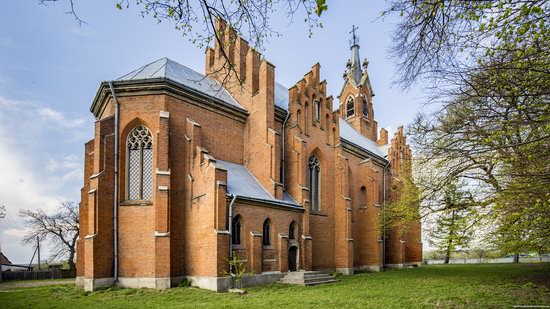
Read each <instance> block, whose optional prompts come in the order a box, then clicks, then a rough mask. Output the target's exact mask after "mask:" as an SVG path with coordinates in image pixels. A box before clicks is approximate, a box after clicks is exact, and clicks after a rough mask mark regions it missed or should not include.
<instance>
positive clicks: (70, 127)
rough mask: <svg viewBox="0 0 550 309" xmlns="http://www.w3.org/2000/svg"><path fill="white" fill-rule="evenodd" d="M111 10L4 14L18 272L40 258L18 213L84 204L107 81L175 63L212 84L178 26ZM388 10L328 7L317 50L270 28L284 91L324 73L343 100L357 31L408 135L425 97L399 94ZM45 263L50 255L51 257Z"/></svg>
mask: <svg viewBox="0 0 550 309" xmlns="http://www.w3.org/2000/svg"><path fill="white" fill-rule="evenodd" d="M115 3H116V2H115V1H112V0H94V1H86V0H76V4H77V6H76V9H77V11H78V12H79V15H80V17H81V18H82V19H84V20H85V21H86V22H87V23H88V24H87V25H82V26H81V27H79V25H78V24H77V23H76V22H75V21H74V19H73V18H72V17H71V16H70V15H67V14H64V12H66V11H67V9H68V3H67V2H66V1H60V2H59V3H54V4H51V5H49V6H43V5H39V4H38V1H35V0H27V1H8V2H6V3H4V4H3V7H2V10H1V11H0V205H4V206H6V209H7V212H8V215H7V218H6V219H0V245H1V246H2V252H4V253H5V254H6V255H7V256H8V257H9V258H10V259H11V260H12V262H17V263H28V262H29V260H30V257H31V256H32V252H33V248H32V246H23V245H22V244H21V235H22V234H23V233H24V227H23V224H22V222H21V221H20V219H19V218H18V216H17V213H18V211H19V209H29V208H32V209H35V208H43V209H47V210H52V209H55V207H56V206H57V205H58V204H59V201H61V200H69V201H75V202H78V201H79V199H80V198H79V196H80V187H81V186H82V156H83V155H82V154H83V148H84V146H83V145H84V143H85V142H86V141H88V140H89V139H90V138H91V137H92V134H93V121H94V119H93V116H92V114H91V113H90V112H89V107H90V104H91V102H92V100H93V98H94V95H95V93H96V91H97V89H98V86H99V83H100V82H101V81H102V80H110V79H115V78H118V77H120V76H122V75H124V74H126V73H128V72H130V71H132V70H134V69H136V68H138V67H140V66H142V65H144V64H147V63H149V62H151V61H154V60H157V59H159V58H162V57H169V58H171V59H173V60H175V61H177V62H180V63H182V64H184V65H186V66H188V67H190V68H192V69H194V70H196V71H198V72H204V51H203V50H201V49H199V48H197V47H196V46H194V45H193V44H191V43H190V42H188V40H187V39H186V38H184V37H182V36H181V34H180V33H178V32H177V31H176V30H174V29H173V28H172V26H171V25H169V24H160V25H159V24H157V23H156V22H155V21H154V20H153V19H151V18H142V17H141V16H140V15H139V12H138V10H136V8H135V6H133V7H131V8H130V9H128V10H123V11H119V10H117V9H115ZM384 5H385V1H382V0H378V1H364V0H356V1H351V0H349V1H330V0H329V1H328V6H329V10H328V11H327V12H325V13H323V16H322V18H321V21H322V22H323V24H324V27H323V28H322V29H319V28H317V29H315V30H314V35H313V37H312V38H308V31H307V30H308V29H307V26H306V24H305V23H304V22H303V18H295V20H294V22H292V23H291V22H290V20H289V19H287V18H286V17H285V14H284V13H283V12H278V13H277V14H275V16H274V18H273V19H272V20H271V25H272V26H273V28H274V29H275V30H277V31H278V32H279V33H280V34H281V36H279V37H272V38H270V39H269V41H268V42H267V43H266V46H265V51H264V55H265V56H266V58H267V59H268V60H269V61H270V62H271V63H273V64H274V65H275V66H276V79H277V81H278V82H280V83H281V84H283V85H285V86H287V87H289V86H292V85H293V84H294V83H295V82H297V81H298V80H300V79H301V78H302V77H303V75H304V74H305V73H307V72H308V71H309V69H310V68H311V67H312V66H313V65H314V64H315V63H316V62H319V63H320V64H321V76H322V78H325V79H326V80H327V82H328V93H329V94H332V95H333V96H334V97H336V96H337V95H338V93H339V91H340V87H342V83H343V79H342V74H343V72H344V69H345V65H346V61H347V59H348V58H349V55H350V50H349V31H350V30H351V27H352V25H356V26H359V30H358V34H359V36H360V46H361V50H360V52H361V57H362V58H365V57H366V58H368V60H369V61H370V64H369V73H370V76H371V82H372V86H373V88H374V92H375V94H376V96H375V98H374V100H373V101H374V104H375V105H374V108H375V117H376V119H377V121H378V123H379V127H386V128H390V130H391V131H393V130H395V129H396V128H397V126H398V125H401V124H405V125H406V124H408V123H409V122H410V121H411V119H412V118H413V116H414V115H415V113H416V112H417V111H418V109H419V108H420V106H421V102H422V93H421V90H420V88H419V87H416V88H413V89H410V90H408V91H406V92H404V91H402V90H401V89H400V88H399V87H397V86H392V83H393V81H394V79H395V75H394V74H395V68H394V64H393V62H392V61H391V59H389V57H388V47H389V44H390V43H391V32H392V30H393V23H392V20H391V19H385V20H382V19H377V17H378V16H379V14H380V12H381V11H382V9H383V8H384ZM44 251H46V254H47V250H44Z"/></svg>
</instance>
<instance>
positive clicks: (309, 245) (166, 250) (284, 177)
mask: <svg viewBox="0 0 550 309" xmlns="http://www.w3.org/2000/svg"><path fill="white" fill-rule="evenodd" d="M217 27H218V29H219V32H220V33H221V34H222V36H221V39H220V42H221V43H220V42H216V44H215V46H214V48H208V49H207V51H206V69H205V73H206V74H204V75H203V74H201V73H198V72H195V71H193V70H191V69H189V68H188V67H186V66H184V65H182V64H179V63H177V62H175V61H173V60H170V59H167V58H163V59H160V60H157V61H155V62H152V63H150V64H147V65H145V66H143V67H140V68H139V69H137V70H135V71H133V72H130V73H128V74H126V75H124V76H122V77H121V78H119V79H117V80H114V81H112V82H103V83H101V85H100V87H99V89H98V91H97V94H96V96H95V98H94V100H93V103H92V106H91V109H90V110H91V112H92V113H93V115H94V117H95V119H96V122H95V133H94V137H93V139H92V140H90V141H89V142H87V143H86V144H85V158H84V162H85V163H84V186H83V188H82V194H81V203H80V238H79V241H78V249H77V285H79V286H82V287H84V288H85V289H87V290H93V289H95V288H97V287H99V286H104V285H111V284H113V283H116V284H118V285H120V286H124V287H136V288H139V287H150V288H159V289H162V288H169V287H171V286H174V285H176V284H178V283H179V282H180V281H181V280H183V279H184V278H187V279H188V280H190V281H191V282H192V284H193V285H195V286H199V287H202V288H207V289H211V290H216V291H221V290H225V289H227V288H228V287H230V286H231V283H232V281H231V277H230V276H228V272H229V271H230V269H229V268H230V267H229V266H228V261H229V259H230V258H232V257H234V256H236V258H237V259H238V260H240V261H241V262H242V263H243V265H244V266H245V269H246V272H247V273H249V275H248V276H247V277H246V278H245V279H244V280H243V283H244V285H253V284H260V283H267V282H273V281H276V280H279V279H281V277H283V276H284V275H285V274H286V273H288V272H293V271H300V270H320V271H325V272H333V271H337V272H340V273H344V274H353V273H354V271H365V270H370V271H380V270H382V269H383V268H384V267H394V268H399V267H404V266H409V265H416V266H417V265H420V263H421V260H422V244H421V239H420V222H410V223H409V224H407V225H405V226H402V227H398V228H391V229H386V232H383V230H384V229H383V228H382V224H380V222H382V221H383V220H381V219H380V218H381V217H382V216H383V213H384V207H385V205H386V204H387V203H389V202H391V201H393V200H395V199H397V198H399V188H400V186H401V182H400V180H399V177H400V176H403V175H400V173H401V174H403V173H406V172H403V170H405V171H406V170H407V169H402V167H403V166H407V164H410V158H411V150H410V148H409V146H408V145H407V143H406V139H405V136H404V133H403V129H402V128H399V129H398V130H397V132H396V133H395V135H394V136H393V137H391V139H390V137H389V136H388V132H387V131H386V130H385V129H380V130H378V123H377V122H376V120H375V117H374V105H373V100H372V99H373V96H374V92H373V89H372V87H371V83H370V77H369V74H368V71H367V69H368V62H367V61H366V60H364V61H363V62H361V59H360V57H359V45H358V44H356V43H354V44H353V45H352V46H351V58H350V59H349V60H348V62H347V67H346V69H345V74H344V83H343V86H342V90H341V91H340V93H339V94H338V96H337V97H336V99H334V98H333V97H332V96H331V95H327V93H326V86H327V85H326V81H325V80H322V79H321V71H320V65H319V64H315V65H314V66H313V67H312V69H311V70H310V71H309V72H307V73H306V74H305V75H304V77H303V78H301V79H300V80H298V81H297V83H296V84H295V85H292V86H291V87H289V88H287V87H285V86H283V85H281V84H279V83H277V80H276V74H275V66H274V65H273V64H271V63H270V62H268V61H267V60H265V59H264V58H262V55H261V54H260V53H258V52H257V51H255V50H254V49H252V48H251V47H249V45H248V43H247V42H246V41H245V40H244V39H242V38H239V37H238V36H237V35H236V33H235V32H234V31H233V30H232V29H230V28H228V27H226V26H225V24H224V22H222V21H219V22H218V23H217ZM224 54H225V55H226V56H227V58H228V59H229V62H230V64H231V68H232V69H231V70H226V69H224V68H227V67H228V63H227V60H226V58H224V57H223V55H224ZM334 100H337V102H338V109H336V110H334V109H333V106H334V103H335V102H334Z"/></svg>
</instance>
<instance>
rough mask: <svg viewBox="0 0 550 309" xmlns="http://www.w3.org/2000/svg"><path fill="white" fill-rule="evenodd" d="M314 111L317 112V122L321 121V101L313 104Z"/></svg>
mask: <svg viewBox="0 0 550 309" xmlns="http://www.w3.org/2000/svg"><path fill="white" fill-rule="evenodd" d="M313 109H314V110H315V111H314V113H315V120H317V121H321V102H320V101H319V100H317V101H314V102H313Z"/></svg>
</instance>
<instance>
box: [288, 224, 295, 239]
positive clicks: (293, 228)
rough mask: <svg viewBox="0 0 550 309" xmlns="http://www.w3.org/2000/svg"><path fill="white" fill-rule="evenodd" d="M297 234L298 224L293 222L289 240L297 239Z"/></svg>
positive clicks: (289, 227)
mask: <svg viewBox="0 0 550 309" xmlns="http://www.w3.org/2000/svg"><path fill="white" fill-rule="evenodd" d="M295 233H296V222H294V221H292V222H290V225H289V226H288V239H295V238H296V236H295V235H296V234H295Z"/></svg>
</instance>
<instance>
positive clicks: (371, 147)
mask: <svg viewBox="0 0 550 309" xmlns="http://www.w3.org/2000/svg"><path fill="white" fill-rule="evenodd" d="M340 138H343V139H345V140H346V141H348V142H350V143H352V144H355V145H357V146H359V147H360V148H363V149H364V150H367V151H369V152H371V153H373V154H375V155H377V156H379V157H380V158H385V157H386V155H387V153H384V152H383V151H382V149H380V147H379V146H378V144H377V143H375V142H373V141H371V140H370V139H368V138H367V137H366V136H363V135H362V134H361V133H359V132H357V131H356V130H355V129H354V128H353V127H352V126H351V125H350V124H349V123H347V122H346V121H345V120H344V119H342V118H340Z"/></svg>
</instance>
